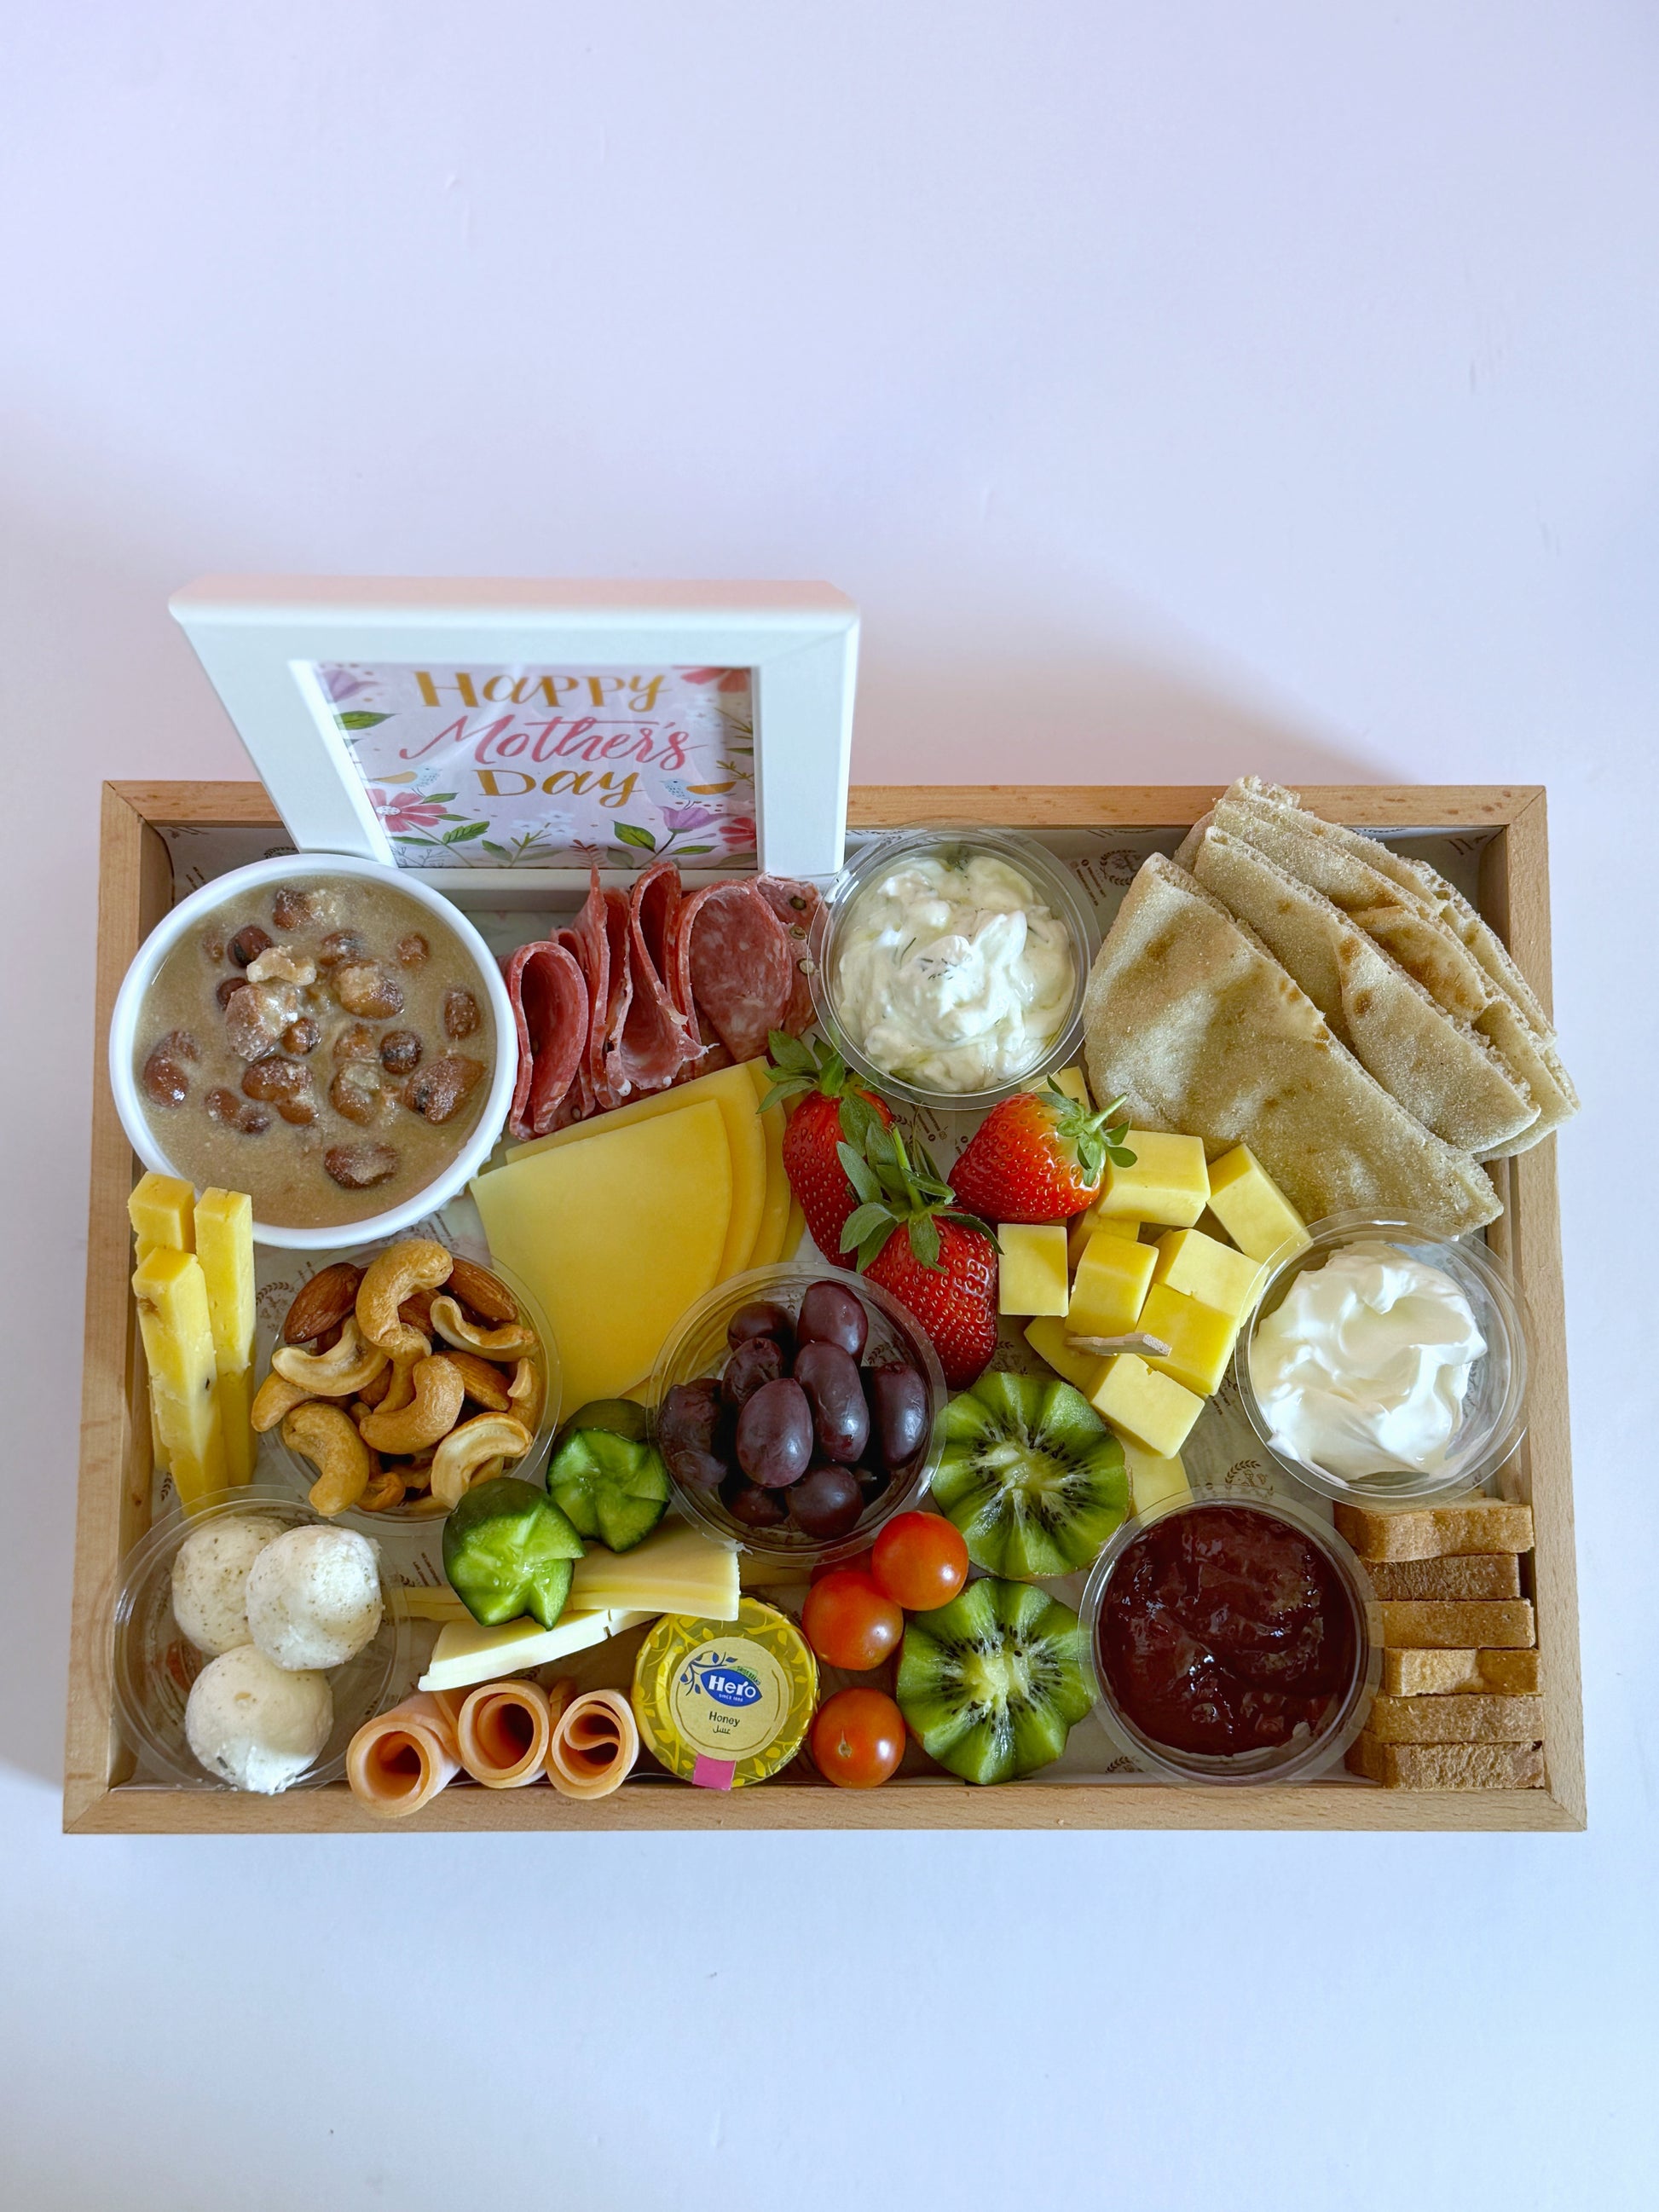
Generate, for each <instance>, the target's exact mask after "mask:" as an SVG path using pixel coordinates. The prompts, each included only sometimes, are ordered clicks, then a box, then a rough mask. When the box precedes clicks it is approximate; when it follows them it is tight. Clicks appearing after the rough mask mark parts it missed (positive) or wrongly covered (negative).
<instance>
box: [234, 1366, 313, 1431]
mask: <svg viewBox="0 0 1659 2212" xmlns="http://www.w3.org/2000/svg"><path fill="white" fill-rule="evenodd" d="M311 1395H313V1394H312V1393H311V1392H310V1391H309V1390H307V1389H306V1387H305V1385H304V1383H290V1382H289V1379H288V1377H287V1376H285V1375H278V1374H277V1373H276V1370H274V1369H273V1370H272V1371H271V1372H270V1374H269V1375H267V1376H266V1377H265V1379H264V1382H263V1383H261V1384H260V1385H259V1387H258V1389H257V1390H256V1391H255V1392H254V1394H253V1404H252V1408H251V1410H250V1412H249V1414H248V1419H250V1420H251V1421H252V1424H253V1428H254V1433H255V1434H256V1435H258V1436H262V1437H263V1436H264V1435H265V1434H266V1433H267V1432H268V1431H270V1430H271V1429H274V1428H275V1427H276V1424H277V1423H278V1421H280V1420H281V1419H283V1416H284V1415H285V1414H288V1413H292V1412H293V1411H294V1408H295V1407H296V1406H303V1405H304V1404H305V1402H306V1400H307V1398H309V1397H310V1396H311Z"/></svg>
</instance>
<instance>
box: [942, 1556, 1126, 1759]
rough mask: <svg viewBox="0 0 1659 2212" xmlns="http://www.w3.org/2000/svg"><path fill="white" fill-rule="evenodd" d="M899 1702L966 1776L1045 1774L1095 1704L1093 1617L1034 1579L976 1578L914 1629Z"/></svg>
mask: <svg viewBox="0 0 1659 2212" xmlns="http://www.w3.org/2000/svg"><path fill="white" fill-rule="evenodd" d="M898 1702H899V1710H900V1711H901V1712H902V1714H903V1715H904V1717H905V1721H906V1723H908V1726H909V1728H910V1729H911V1731H912V1732H913V1734H914V1735H915V1736H916V1738H917V1739H918V1741H920V1743H921V1747H922V1749H923V1750H924V1751H925V1752H927V1754H928V1755H929V1757H930V1758H933V1759H938V1761H939V1765H941V1766H946V1767H949V1769H950V1770H951V1773H952V1774H959V1775H960V1776H961V1777H962V1778H963V1781H964V1782H1012V1781H1013V1780H1014V1779H1015V1778H1017V1777H1018V1776H1019V1775H1022V1774H1032V1773H1035V1772H1036V1769H1037V1768H1038V1767H1039V1766H1047V1765H1049V1764H1050V1762H1051V1761H1052V1760H1054V1759H1058V1758H1059V1757H1060V1753H1061V1752H1062V1751H1064V1750H1065V1748H1066V1737H1067V1736H1068V1735H1070V1734H1071V1731H1072V1729H1073V1726H1074V1725H1075V1723H1077V1722H1079V1721H1080V1720H1081V1719H1082V1718H1083V1716H1084V1715H1085V1713H1086V1712H1087V1711H1088V1710H1089V1708H1090V1706H1091V1705H1092V1704H1093V1703H1094V1693H1093V1691H1092V1689H1091V1686H1090V1682H1089V1678H1088V1673H1087V1669H1086V1668H1085V1665H1084V1656H1083V1624H1082V1623H1081V1621H1079V1619H1078V1617H1077V1615H1076V1613H1073V1611H1072V1608H1071V1607H1070V1606H1069V1605H1062V1604H1061V1603H1060V1600H1059V1599H1058V1598H1054V1597H1050V1596H1049V1595H1048V1592H1047V1591H1046V1590H1040V1589H1032V1587H1031V1585H1030V1583H1005V1582H997V1581H994V1580H992V1581H985V1582H977V1583H969V1585H968V1587H967V1589H965V1590H963V1593H962V1595H960V1596H959V1597H953V1598H952V1599H951V1602H950V1604H949V1605H942V1606H940V1607H939V1609H938V1610H937V1611H936V1612H934V1613H917V1614H916V1615H915V1618H914V1619H913V1620H911V1622H910V1625H909V1626H908V1628H907V1629H906V1630H905V1632H904V1648H903V1650H902V1651H901V1652H900V1654H899V1668H898Z"/></svg>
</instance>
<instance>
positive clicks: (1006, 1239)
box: [997, 1221, 1071, 1314]
mask: <svg viewBox="0 0 1659 2212" xmlns="http://www.w3.org/2000/svg"><path fill="white" fill-rule="evenodd" d="M997 1243H998V1245H999V1246H1000V1249H1001V1253H1002V1259H1001V1264H1000V1267H999V1268H998V1271H997V1311H998V1312H999V1313H1006V1314H1063V1313H1064V1312H1065V1310H1066V1303H1067V1300H1068V1297H1069V1296H1070V1289H1071V1285H1070V1283H1069V1280H1068V1279H1067V1273H1066V1225H1065V1223H1064V1222H1063V1221H1035V1222H1026V1221H1005V1222H1002V1223H1000V1225H999V1226H998V1229H997Z"/></svg>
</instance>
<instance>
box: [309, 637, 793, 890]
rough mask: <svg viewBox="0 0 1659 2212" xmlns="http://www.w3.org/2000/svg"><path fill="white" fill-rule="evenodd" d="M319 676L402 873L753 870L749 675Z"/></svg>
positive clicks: (337, 670)
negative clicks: (665, 862)
mask: <svg viewBox="0 0 1659 2212" xmlns="http://www.w3.org/2000/svg"><path fill="white" fill-rule="evenodd" d="M313 674H314V677H315V679H316V683H317V685H318V687H319V690H320V692H321V696H322V698H323V700H324V702H325V711H326V712H328V713H329V714H331V715H332V717H333V720H334V722H335V725H336V726H337V728H338V730H339V732H340V734H341V736H342V738H343V741H344V744H345V749H346V752H347V756H348V757H349V760H350V762H351V763H352V766H353V767H354V769H356V773H357V775H359V777H360V778H361V779H362V784H363V787H364V790H365V792H366V793H367V794H368V802H369V804H370V805H371V806H373V808H374V811H375V814H376V815H377V817H379V819H380V823H381V825H382V827H383V828H384V829H385V830H386V835H387V836H388V837H389V838H390V839H391V841H392V850H393V852H394V854H396V856H397V859H398V863H399V865H400V866H404V867H410V868H453V867H475V868H512V867H538V868H547V867H585V866H588V865H589V864H597V865H598V866H603V867H607V868H617V867H644V866H648V865H649V863H650V862H651V861H652V860H656V859H659V858H661V857H663V856H664V855H665V854H672V855H673V857H674V858H675V859H676V860H680V861H685V862H689V863H690V866H692V867H694V868H697V867H703V868H714V869H720V868H725V867H728V866H731V867H739V868H741V867H752V866H754V865H755V849H756V836H755V770H754V714H753V702H752V690H751V686H750V671H748V670H747V669H746V668H659V669H647V670H642V671H641V670H630V669H622V668H601V667H587V666H583V667H580V668H568V667H564V668H543V667H529V666H520V667H491V666H487V665H474V666H470V667H465V668H461V667H454V666H449V665H438V664H436V663H434V664H431V665H426V666H420V667H417V666H416V665H413V664H412V663H411V664H408V665H400V664H392V663H386V662H377V663H373V664H370V663H366V662H359V661H331V662H322V663H319V664H318V665H316V666H315V668H314V670H313Z"/></svg>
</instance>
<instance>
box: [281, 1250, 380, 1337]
mask: <svg viewBox="0 0 1659 2212" xmlns="http://www.w3.org/2000/svg"><path fill="white" fill-rule="evenodd" d="M362 1279H363V1271H362V1268H361V1267H353V1265H352V1263H351V1261H349V1260H337V1261H335V1262H334V1264H333V1266H332V1267H324V1268H322V1269H321V1270H319V1273H316V1274H314V1275H313V1277H312V1279H311V1280H310V1281H309V1282H308V1283H305V1284H302V1285H301V1289H300V1295H299V1296H298V1297H296V1298H295V1301H294V1303H293V1304H292V1305H291V1306H290V1307H289V1310H288V1319H287V1320H286V1321H285V1322H283V1343H284V1344H310V1343H311V1342H313V1340H314V1339H316V1338H317V1337H319V1336H325V1335H326V1334H328V1332H329V1330H330V1329H337V1328H339V1326H340V1324H341V1323H342V1322H343V1321H345V1320H346V1319H347V1317H348V1316H349V1315H350V1314H351V1313H352V1312H353V1311H354V1310H355V1309H356V1304H357V1286H358V1285H359V1284H360V1283H361V1282H362Z"/></svg>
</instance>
